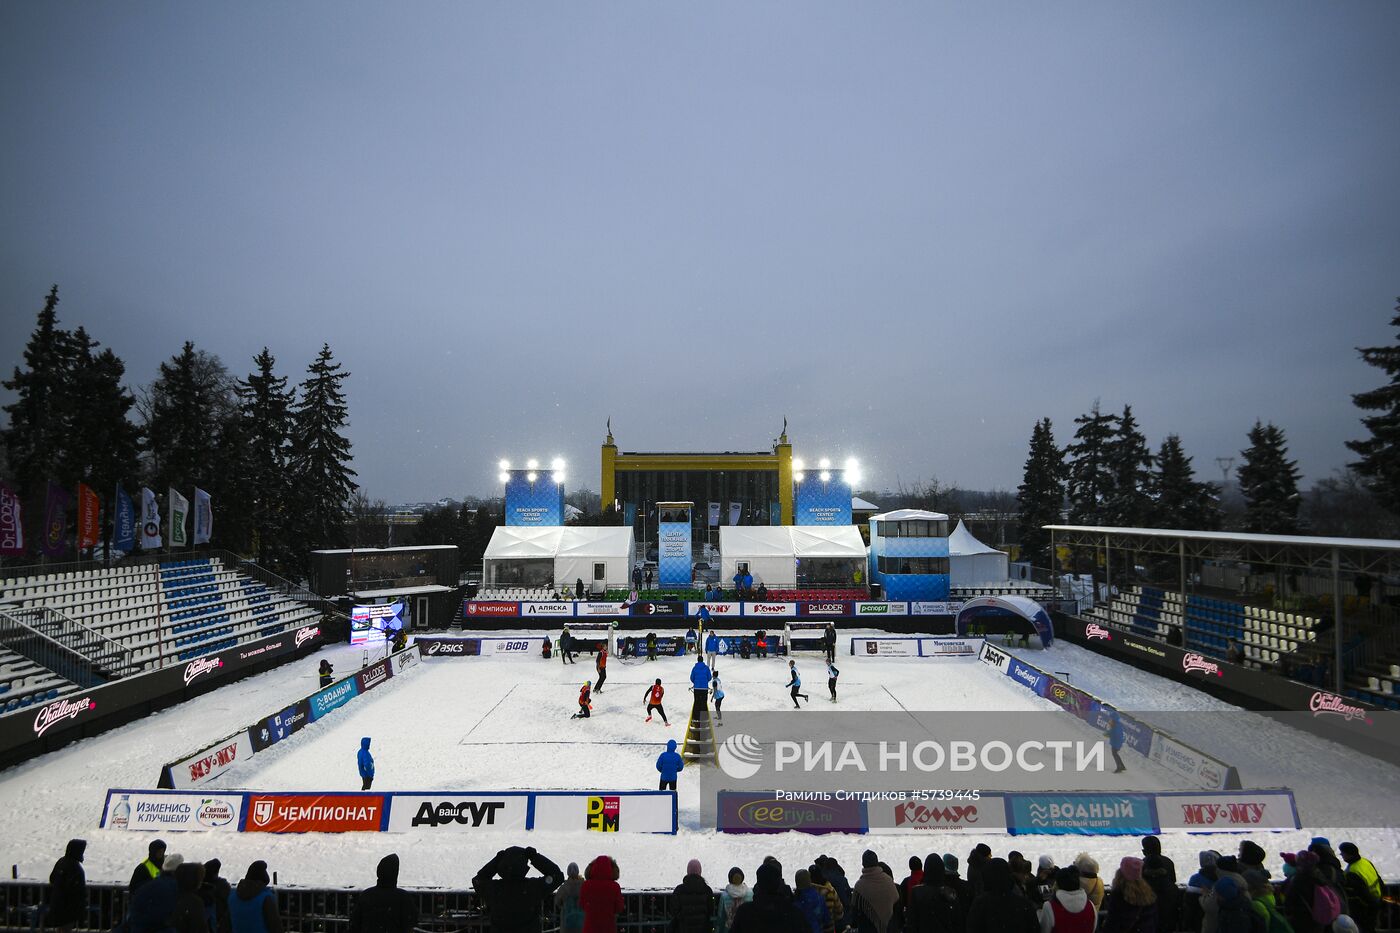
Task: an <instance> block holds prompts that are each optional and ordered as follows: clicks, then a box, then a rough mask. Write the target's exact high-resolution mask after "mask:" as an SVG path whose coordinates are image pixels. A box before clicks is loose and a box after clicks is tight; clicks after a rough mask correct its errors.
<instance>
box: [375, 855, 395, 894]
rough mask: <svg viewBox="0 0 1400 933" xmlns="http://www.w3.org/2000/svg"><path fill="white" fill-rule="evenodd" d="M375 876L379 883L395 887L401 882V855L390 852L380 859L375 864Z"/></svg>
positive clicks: (387, 886)
mask: <svg viewBox="0 0 1400 933" xmlns="http://www.w3.org/2000/svg"><path fill="white" fill-rule="evenodd" d="M374 878H375V881H376V882H378V884H379V885H381V886H383V887H386V888H395V887H398V884H399V857H398V856H397V855H396V854H394V853H393V852H390V853H389V854H388V855H386V856H384V857H383V858H382V859H380V860H379V864H378V865H377V866H375V869H374Z"/></svg>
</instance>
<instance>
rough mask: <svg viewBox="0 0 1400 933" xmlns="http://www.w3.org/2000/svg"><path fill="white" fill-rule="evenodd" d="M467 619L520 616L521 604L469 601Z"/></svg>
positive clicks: (479, 600) (466, 609)
mask: <svg viewBox="0 0 1400 933" xmlns="http://www.w3.org/2000/svg"><path fill="white" fill-rule="evenodd" d="M464 612H465V615H466V616H467V618H472V617H479V616H518V615H520V604H519V603H506V602H500V601H498V600H485V599H469V600H467V603H466V606H465V609H464Z"/></svg>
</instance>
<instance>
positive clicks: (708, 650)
mask: <svg viewBox="0 0 1400 933" xmlns="http://www.w3.org/2000/svg"><path fill="white" fill-rule="evenodd" d="M718 655H719V636H718V635H716V634H715V633H714V632H710V633H709V634H708V635H706V636H705V663H706V664H708V665H709V666H710V669H711V670H713V669H714V666H715V658H716V656H718Z"/></svg>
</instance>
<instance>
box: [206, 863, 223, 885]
mask: <svg viewBox="0 0 1400 933" xmlns="http://www.w3.org/2000/svg"><path fill="white" fill-rule="evenodd" d="M223 867H224V863H223V862H221V861H219V860H218V859H216V858H211V859H210V860H209V861H207V862H205V863H204V880H205V881H219V880H220V878H219V871H220V870H221V869H222V868H223Z"/></svg>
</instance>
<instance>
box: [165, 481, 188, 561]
mask: <svg viewBox="0 0 1400 933" xmlns="http://www.w3.org/2000/svg"><path fill="white" fill-rule="evenodd" d="M167 498H168V500H169V504H168V505H167V509H168V511H169V513H170V514H169V516H168V517H169V519H170V547H171V548H177V547H188V546H189V543H190V541H189V536H188V529H187V527H186V526H187V525H188V524H189V522H188V519H189V515H190V500H188V499H186V498H185V497H184V496H182V495H180V493H179V492H177V491H176V490H175V487H173V486H171V487H169V494H168V496H167Z"/></svg>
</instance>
